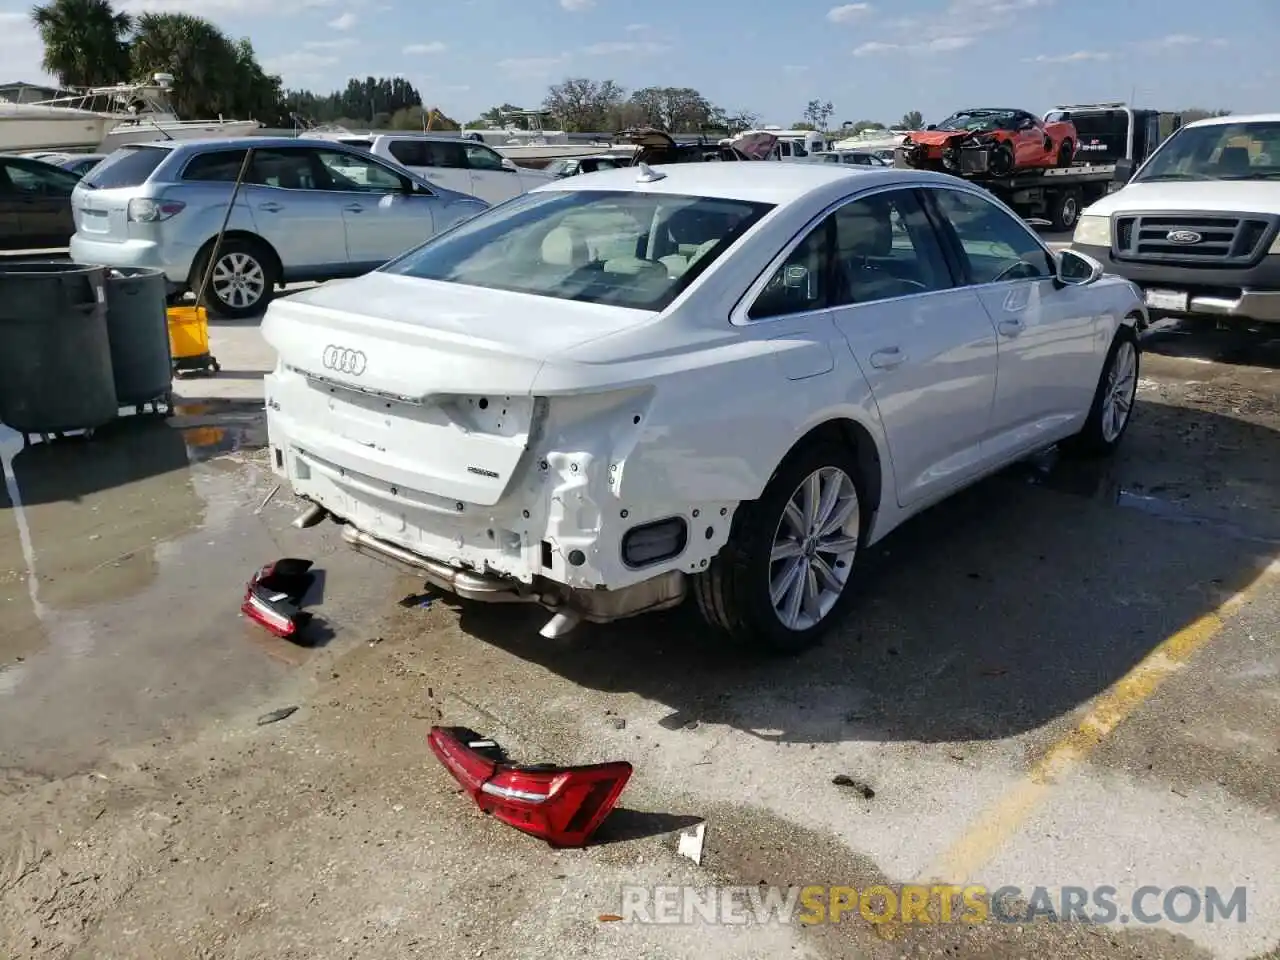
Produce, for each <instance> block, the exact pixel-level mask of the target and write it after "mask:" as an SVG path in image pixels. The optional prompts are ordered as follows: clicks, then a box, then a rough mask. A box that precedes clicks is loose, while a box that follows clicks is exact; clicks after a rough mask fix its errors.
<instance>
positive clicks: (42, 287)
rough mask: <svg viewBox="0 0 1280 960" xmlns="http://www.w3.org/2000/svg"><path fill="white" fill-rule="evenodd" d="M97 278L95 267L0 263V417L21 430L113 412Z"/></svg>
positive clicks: (100, 418) (79, 426) (60, 426)
mask: <svg viewBox="0 0 1280 960" xmlns="http://www.w3.org/2000/svg"><path fill="white" fill-rule="evenodd" d="M105 285H106V278H105V276H104V271H103V268H102V267H90V266H85V265H83V264H78V263H57V262H49V261H43V262H22V261H17V262H10V263H3V264H0V423H5V424H7V425H8V426H10V427H12V428H13V429H14V430H17V431H18V432H20V433H22V434H23V436H24V437H26V436H28V435H30V434H56V433H65V432H68V431H72V430H92V429H94V428H96V427H100V426H102V425H103V424H105V423H109V422H110V421H112V420H114V419H115V417H116V414H117V413H118V412H119V405H118V404H117V402H116V388H115V380H114V376H113V374H112V371H111V343H110V340H109V338H108V336H107V304H106V288H105Z"/></svg>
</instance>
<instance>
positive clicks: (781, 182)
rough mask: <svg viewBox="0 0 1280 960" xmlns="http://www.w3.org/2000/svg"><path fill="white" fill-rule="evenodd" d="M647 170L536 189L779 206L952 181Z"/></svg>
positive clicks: (768, 167)
mask: <svg viewBox="0 0 1280 960" xmlns="http://www.w3.org/2000/svg"><path fill="white" fill-rule="evenodd" d="M650 169H652V170H653V171H655V172H660V173H662V174H664V175H665V176H663V177H662V179H660V180H641V179H640V176H641V169H640V167H620V168H619V169H617V170H604V171H600V172H598V173H589V174H584V175H582V176H578V177H572V178H567V179H564V180H557V181H555V182H553V183H549V184H547V185H546V186H541V187H538V188H537V189H538V190H629V191H634V192H636V193H671V194H684V195H688V196H698V197H719V198H722V199H726V200H753V201H758V202H763V203H772V204H783V203H791V202H793V201H795V200H799V199H800V198H801V197H805V196H808V195H809V194H812V193H816V192H822V191H824V190H825V189H826V188H829V187H831V186H833V185H836V184H846V185H848V186H849V187H852V188H854V189H857V188H861V187H875V186H888V185H890V184H894V183H921V182H927V181H934V180H937V181H939V182H943V183H954V181H955V178H954V177H949V176H946V175H945V174H937V173H929V172H927V171H921V170H902V169H896V168H894V167H856V166H849V165H845V164H841V165H835V164H830V163H792V162H782V161H768V160H764V161H759V160H757V161H742V162H739V163H669V164H655V165H654V166H653V167H651V168H650ZM851 178H856V181H857V182H856V183H850V182H849V181H850V179H851Z"/></svg>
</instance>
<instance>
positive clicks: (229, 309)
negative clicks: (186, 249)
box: [195, 238, 277, 320]
mask: <svg viewBox="0 0 1280 960" xmlns="http://www.w3.org/2000/svg"><path fill="white" fill-rule="evenodd" d="M207 262H208V261H207V260H206V261H205V263H207ZM202 269H203V267H202ZM203 279H204V278H203V275H200V276H198V277H197V278H196V282H195V288H196V289H197V290H198V289H199V284H200V282H201V281H202V280H203ZM276 280H277V277H276V269H275V263H274V261H273V260H272V258H271V257H270V256H268V255H266V254H265V253H264V252H263V251H262V250H261V248H260V246H259V245H258V244H255V243H252V242H249V241H247V240H241V239H238V238H234V239H231V240H227V241H226V242H224V243H223V244H222V246H221V247H220V248H219V250H218V259H217V260H215V261H214V264H213V272H212V274H211V275H210V277H209V286H208V292H207V293H206V294H205V302H206V303H207V304H208V306H210V307H211V308H212V309H213V310H214V312H216V313H218V314H220V315H221V316H224V317H228V318H229V319H232V320H240V319H244V318H246V317H253V316H257V315H258V314H260V313H261V312H262V311H263V310H265V309H266V307H267V304H268V303H269V302H270V301H271V296H272V294H273V293H274V292H275V285H276Z"/></svg>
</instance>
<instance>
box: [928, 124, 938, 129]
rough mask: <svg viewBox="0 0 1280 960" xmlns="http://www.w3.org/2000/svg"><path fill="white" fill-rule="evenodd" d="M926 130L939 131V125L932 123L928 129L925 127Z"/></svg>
mask: <svg viewBox="0 0 1280 960" xmlns="http://www.w3.org/2000/svg"><path fill="white" fill-rule="evenodd" d="M925 129H926V130H937V129H938V125H937V124H936V123H931V124H929V125H928V126H927V127H925Z"/></svg>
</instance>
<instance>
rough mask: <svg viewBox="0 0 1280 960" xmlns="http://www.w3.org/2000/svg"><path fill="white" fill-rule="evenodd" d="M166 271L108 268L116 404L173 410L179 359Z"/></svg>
mask: <svg viewBox="0 0 1280 960" xmlns="http://www.w3.org/2000/svg"><path fill="white" fill-rule="evenodd" d="M166 296H167V290H166V285H165V277H164V273H163V272H162V271H160V270H153V269H151V268H148V267H113V268H110V269H108V270H107V337H108V339H109V340H110V341H111V370H112V372H113V374H114V376H115V389H116V401H117V403H119V405H120V406H122V407H139V408H140V407H142V406H143V405H144V404H148V403H150V404H154V405H157V406H158V405H159V404H160V403H164V404H165V406H166V407H169V406H171V394H172V387H173V361H172V358H171V357H170V355H169V325H168V320H167V316H166V314H165V309H166V306H167V302H166Z"/></svg>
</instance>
